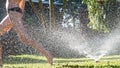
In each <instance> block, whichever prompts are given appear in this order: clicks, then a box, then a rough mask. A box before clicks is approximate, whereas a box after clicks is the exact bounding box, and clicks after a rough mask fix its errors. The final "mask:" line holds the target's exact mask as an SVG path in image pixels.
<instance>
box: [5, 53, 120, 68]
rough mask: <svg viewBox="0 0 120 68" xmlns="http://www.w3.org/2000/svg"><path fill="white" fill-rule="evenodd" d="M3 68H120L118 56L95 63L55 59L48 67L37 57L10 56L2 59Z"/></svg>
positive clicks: (107, 57)
mask: <svg viewBox="0 0 120 68" xmlns="http://www.w3.org/2000/svg"><path fill="white" fill-rule="evenodd" d="M3 68H120V56H119V55H116V56H105V57H103V58H101V60H100V61H99V62H98V63H96V62H95V61H94V60H92V59H89V58H55V59H54V63H53V65H52V66H51V65H49V64H48V63H47V61H46V58H45V57H43V56H37V55H16V56H14V55H11V56H8V57H4V58H3Z"/></svg>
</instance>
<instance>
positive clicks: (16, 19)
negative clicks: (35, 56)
mask: <svg viewBox="0 0 120 68" xmlns="http://www.w3.org/2000/svg"><path fill="white" fill-rule="evenodd" d="M9 16H10V20H11V21H12V25H13V29H14V30H15V31H16V33H17V35H18V37H19V38H20V40H21V41H22V42H23V43H25V44H27V45H31V46H32V47H33V48H35V49H37V50H38V51H39V52H41V53H42V54H43V55H45V56H46V58H47V59H48V62H49V63H50V64H52V63H53V56H52V55H51V54H50V53H49V52H48V51H47V50H45V49H44V47H43V46H42V44H41V43H37V42H36V41H35V40H33V39H31V38H30V37H28V34H27V33H26V32H25V28H24V26H23V22H22V14H21V13H18V12H14V11H13V12H12V11H11V12H10V13H9Z"/></svg>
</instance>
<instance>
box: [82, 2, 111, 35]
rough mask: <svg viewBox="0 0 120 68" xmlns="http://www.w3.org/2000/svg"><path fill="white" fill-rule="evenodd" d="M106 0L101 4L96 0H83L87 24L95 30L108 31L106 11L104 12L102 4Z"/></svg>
mask: <svg viewBox="0 0 120 68" xmlns="http://www.w3.org/2000/svg"><path fill="white" fill-rule="evenodd" d="M107 2H108V0H104V3H103V4H102V5H101V4H100V3H98V1H97V0H83V3H85V4H86V5H87V8H88V17H89V20H90V22H89V24H88V26H89V27H90V28H92V29H94V30H97V31H103V32H105V33H106V32H109V30H108V28H107V27H106V23H107V21H106V13H105V12H104V6H105V5H106V3H107Z"/></svg>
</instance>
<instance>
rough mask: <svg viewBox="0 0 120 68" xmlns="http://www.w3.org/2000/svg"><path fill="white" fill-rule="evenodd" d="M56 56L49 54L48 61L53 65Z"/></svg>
mask: <svg viewBox="0 0 120 68" xmlns="http://www.w3.org/2000/svg"><path fill="white" fill-rule="evenodd" d="M53 58H54V55H53V54H52V53H51V52H48V56H47V60H48V63H50V64H51V65H52V64H53Z"/></svg>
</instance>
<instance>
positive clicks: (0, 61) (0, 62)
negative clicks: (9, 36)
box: [0, 43, 2, 67]
mask: <svg viewBox="0 0 120 68" xmlns="http://www.w3.org/2000/svg"><path fill="white" fill-rule="evenodd" d="M1 66H2V43H0V67H1Z"/></svg>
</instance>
